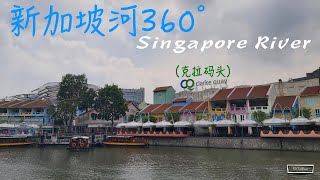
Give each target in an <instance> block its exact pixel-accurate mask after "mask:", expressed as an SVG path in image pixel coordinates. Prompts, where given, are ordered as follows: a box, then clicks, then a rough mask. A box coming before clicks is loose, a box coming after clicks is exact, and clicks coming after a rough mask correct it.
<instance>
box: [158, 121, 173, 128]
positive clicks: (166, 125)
mask: <svg viewBox="0 0 320 180" xmlns="http://www.w3.org/2000/svg"><path fill="white" fill-rule="evenodd" d="M172 126H173V124H171V123H170V122H168V121H165V120H163V121H160V122H157V123H156V127H157V128H165V127H172Z"/></svg>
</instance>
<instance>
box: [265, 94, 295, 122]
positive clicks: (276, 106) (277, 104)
mask: <svg viewBox="0 0 320 180" xmlns="http://www.w3.org/2000/svg"><path fill="white" fill-rule="evenodd" d="M298 110H299V101H298V97H297V96H278V97H276V99H275V101H274V103H273V106H272V109H271V114H274V115H275V117H277V118H283V117H284V118H285V119H288V120H290V119H292V118H293V112H295V111H298Z"/></svg>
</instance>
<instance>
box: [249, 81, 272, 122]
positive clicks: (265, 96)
mask: <svg viewBox="0 0 320 180" xmlns="http://www.w3.org/2000/svg"><path fill="white" fill-rule="evenodd" d="M275 98H276V93H275V88H274V87H273V85H259V86H254V87H252V89H251V90H250V92H249V94H248V95H247V99H248V106H249V118H251V119H252V120H255V118H254V115H253V114H254V112H258V111H261V112H264V113H266V114H269V113H270V112H271V109H272V105H273V101H274V100H275Z"/></svg>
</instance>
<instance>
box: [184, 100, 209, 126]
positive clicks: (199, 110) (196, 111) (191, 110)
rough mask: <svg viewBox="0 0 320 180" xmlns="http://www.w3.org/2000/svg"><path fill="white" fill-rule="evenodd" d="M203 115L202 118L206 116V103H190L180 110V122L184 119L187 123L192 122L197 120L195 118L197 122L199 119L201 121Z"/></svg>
mask: <svg viewBox="0 0 320 180" xmlns="http://www.w3.org/2000/svg"><path fill="white" fill-rule="evenodd" d="M183 112H185V113H183ZM203 114H204V116H206V115H207V114H208V101H196V102H190V103H189V104H188V105H186V106H184V107H183V108H182V109H181V110H180V120H182V119H185V120H188V121H189V120H190V119H191V120H192V121H193V122H194V121H196V120H197V117H198V120H199V118H200V119H202V115H203ZM204 118H205V117H204Z"/></svg>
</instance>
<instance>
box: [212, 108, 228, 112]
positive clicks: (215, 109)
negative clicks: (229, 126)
mask: <svg viewBox="0 0 320 180" xmlns="http://www.w3.org/2000/svg"><path fill="white" fill-rule="evenodd" d="M212 111H215V112H225V111H227V109H226V108H212Z"/></svg>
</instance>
